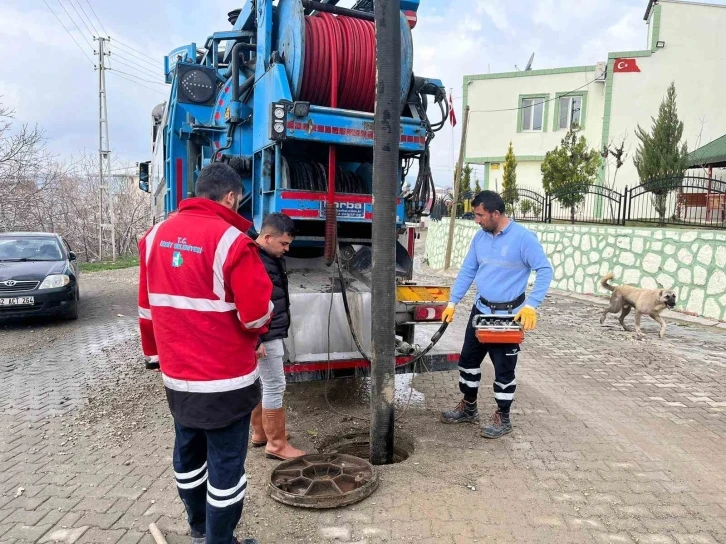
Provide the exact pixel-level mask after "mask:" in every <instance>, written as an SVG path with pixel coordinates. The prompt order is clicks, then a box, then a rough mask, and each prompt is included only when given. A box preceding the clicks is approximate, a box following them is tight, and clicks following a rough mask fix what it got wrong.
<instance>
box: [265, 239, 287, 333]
mask: <svg viewBox="0 0 726 544" xmlns="http://www.w3.org/2000/svg"><path fill="white" fill-rule="evenodd" d="M258 247H259V246H258ZM260 259H262V264H264V265H265V270H267V275H268V276H270V280H271V281H272V304H273V306H274V307H275V308H274V310H273V311H272V322H271V323H270V327H269V330H268V332H267V333H265V334H263V335H262V336H260V342H269V341H270V340H277V339H279V338H287V331H288V329H289V328H290V293H289V292H288V288H287V266H286V265H285V258H284V257H281V258H279V259H278V258H277V257H273V256H272V255H270V254H269V253H267V251H265V249H264V248H262V247H260Z"/></svg>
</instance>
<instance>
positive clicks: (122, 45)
mask: <svg viewBox="0 0 726 544" xmlns="http://www.w3.org/2000/svg"><path fill="white" fill-rule="evenodd" d="M114 42H115V43H117V44H118V45H120V46H121V47H123V48H125V49H130V50H131V51H135V52H136V53H139V54H140V55H142V56H143V57H146V58H147V59H149V60H151V62H152V63H154V64H155V63H157V62H159V61H158V59H155V58H154V57H150V56H149V55H147V54H146V53H142V52H141V51H139V50H138V49H134V48H133V47H131V46H130V45H126V44H125V43H124V42H122V41H121V40H119V39H116V38H115V39H114ZM132 54H133V53H132ZM134 56H136V55H134ZM140 60H143V61H145V62H149V61H147V60H146V59H140Z"/></svg>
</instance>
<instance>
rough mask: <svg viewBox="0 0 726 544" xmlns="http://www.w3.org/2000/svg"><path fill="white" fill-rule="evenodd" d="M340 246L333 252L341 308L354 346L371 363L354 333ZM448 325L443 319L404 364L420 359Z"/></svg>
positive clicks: (436, 341) (435, 342)
mask: <svg viewBox="0 0 726 544" xmlns="http://www.w3.org/2000/svg"><path fill="white" fill-rule="evenodd" d="M339 255H340V248H338V251H336V252H335V264H336V267H337V269H338V278H339V279H340V294H341V295H342V297H343V308H345V317H346V319H347V320H348V328H349V329H350V335H351V336H352V337H353V342H355V347H356V348H357V349H358V351H359V352H360V354H361V356H362V357H363V359H365V360H366V361H368V363H371V359H370V357H368V356H367V355H366V354H365V352H364V351H363V347H362V346H361V343H360V340H359V339H358V335H357V334H356V333H355V329H354V328H353V319H352V318H351V315H350V306H349V305H348V294H347V290H346V288H345V279H344V278H343V268H342V267H341V265H340V259H339V257H338V256H339ZM448 326H449V324H448V323H447V322H446V321H444V322H442V323H441V326H440V327H439V329H438V330H437V331H436V333H434V335H433V336H432V337H431V341H430V342H429V345H428V346H426V347H425V348H424V349H423V350H422V351H420V352H418V353H417V354H416V356H415V357H414V358H413V359H411V360H410V361H408V362H407V363H406V366H408V365H412V364H414V363H416V362H418V361H419V360H421V359H422V358H423V357H424V355H426V354H427V353H428V352H429V351H431V350H432V349H433V348H434V346H435V345H436V344H437V343H438V341H439V340H441V337H442V336H443V335H444V332H445V331H446V328H447V327H448Z"/></svg>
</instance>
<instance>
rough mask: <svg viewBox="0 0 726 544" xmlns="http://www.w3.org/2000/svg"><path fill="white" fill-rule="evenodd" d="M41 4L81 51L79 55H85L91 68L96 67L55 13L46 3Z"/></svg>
mask: <svg viewBox="0 0 726 544" xmlns="http://www.w3.org/2000/svg"><path fill="white" fill-rule="evenodd" d="M43 3H44V4H45V7H47V8H48V10H49V11H50V12H51V13H52V14H53V17H55V18H56V20H57V21H58V23H60V25H61V26H62V27H63V30H65V31H66V32H67V33H68V35H69V36H70V37H71V40H73V43H75V44H76V45H77V46H78V49H80V50H81V53H83V54H84V55H85V57H86V58H87V59H88V60H89V62H90V63H91V66H94V67H95V66H96V65H95V64H94V62H93V61H92V60H91V57H89V56H88V54H87V53H86V52H85V50H84V49H83V47H81V45H80V44H79V43H78V42H77V41H76V39H75V38H74V37H73V34H71V31H70V30H68V29H67V28H66V25H64V24H63V21H61V20H60V18H59V17H58V16H57V15H56V13H55V11H53V10H52V9H51V7H50V6H49V5H48V2H46V1H45V0H43Z"/></svg>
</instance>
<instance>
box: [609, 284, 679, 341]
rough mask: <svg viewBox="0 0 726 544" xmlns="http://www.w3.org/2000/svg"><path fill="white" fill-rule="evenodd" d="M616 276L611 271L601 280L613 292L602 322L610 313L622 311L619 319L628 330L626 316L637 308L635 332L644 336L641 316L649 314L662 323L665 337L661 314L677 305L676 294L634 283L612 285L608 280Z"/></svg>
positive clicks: (662, 334) (661, 329)
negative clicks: (641, 327)
mask: <svg viewBox="0 0 726 544" xmlns="http://www.w3.org/2000/svg"><path fill="white" fill-rule="evenodd" d="M614 277H615V274H613V273H612V272H610V273H609V274H608V275H606V276H605V277H604V278H602V279H601V280H600V285H602V286H603V287H604V288H605V289H607V290H608V291H612V292H613V294H612V295H611V296H610V306H608V307H607V308H606V309H605V310H603V312H602V316H601V317H600V324H602V323H604V322H605V317H607V315H608V314H609V313H611V314H616V313H618V312H620V317H619V318H618V321H620V325H622V327H623V329H625V330H626V331H627V330H628V328H627V327H626V326H625V323H624V320H625V317H626V316H627V315H628V314H629V313H630V310H632V309H633V308H635V333H636V334H637V335H638V336H639V337H640V336H643V333H642V331H641V330H640V317H641V316H642V315H649V316H650V317H652V318H653V319H654V320H655V321H657V322H658V323H659V324H660V337H661V338H663V337H664V336H665V330H666V323H665V321H663V318H662V317H661V316H660V314H661V313H662V312H663V310H665V309H666V308H673V307H674V306H675V305H676V294H675V293H674V292H673V291H668V290H666V289H643V288H641V287H633V286H632V285H610V284H609V283H608V282H609V281H610V280H612V279H613V278H614Z"/></svg>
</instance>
